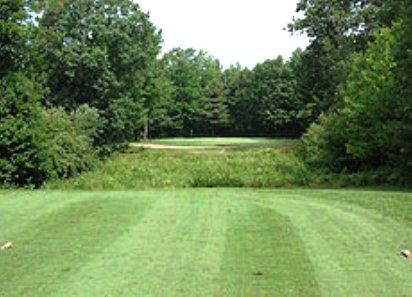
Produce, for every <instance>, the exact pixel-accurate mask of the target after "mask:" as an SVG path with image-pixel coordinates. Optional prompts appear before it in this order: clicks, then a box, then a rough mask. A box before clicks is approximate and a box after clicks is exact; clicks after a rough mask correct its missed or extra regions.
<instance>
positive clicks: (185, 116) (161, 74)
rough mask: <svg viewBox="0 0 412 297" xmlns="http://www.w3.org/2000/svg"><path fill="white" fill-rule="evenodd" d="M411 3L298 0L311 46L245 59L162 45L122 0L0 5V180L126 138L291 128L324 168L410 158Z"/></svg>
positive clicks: (87, 160)
mask: <svg viewBox="0 0 412 297" xmlns="http://www.w3.org/2000/svg"><path fill="white" fill-rule="evenodd" d="M411 6H412V5H411V4H410V3H409V2H408V1H407V0H400V1H393V0H348V1H340V0H333V1H326V0H300V1H299V2H298V5H297V12H300V15H301V17H299V18H296V19H294V20H293V21H291V23H290V24H289V25H288V29H289V30H290V32H292V33H295V32H300V33H303V34H307V35H308V36H309V37H310V39H311V42H310V45H309V46H308V48H306V49H305V50H300V49H297V50H296V51H295V52H294V53H293V55H292V56H291V58H290V59H289V60H284V59H283V58H282V57H277V58H276V59H271V60H267V61H264V62H262V63H259V64H257V65H256V66H255V67H254V68H253V69H247V68H242V67H241V66H240V65H232V66H231V67H229V68H227V69H223V67H222V66H221V64H220V62H219V60H218V59H217V58H215V57H213V56H211V55H209V54H208V53H207V52H204V51H202V50H195V49H191V48H189V49H184V48H175V49H173V50H171V51H169V52H167V53H164V54H163V55H161V45H162V36H161V30H159V29H158V28H156V27H155V25H154V24H153V23H151V21H150V18H149V15H148V14H147V13H144V12H143V11H142V10H141V9H140V7H139V5H138V4H137V3H135V2H133V1H130V0H120V1H112V0H74V1H64V0H54V1H53V0H49V1H47V0H43V1H40V0H37V1H22V0H4V1H1V3H0V25H1V27H0V32H1V35H0V183H1V184H3V185H34V186H40V185H41V184H42V183H44V181H46V180H47V179H50V178H67V177H71V176H74V175H76V174H78V173H79V172H81V171H84V170H88V169H90V168H91V167H92V166H94V164H96V162H97V161H98V160H99V159H101V158H105V157H107V156H109V155H110V154H112V153H113V152H115V151H119V150H122V149H124V148H125V147H126V145H127V144H128V143H129V142H130V141H135V140H142V139H147V138H151V137H166V136H235V135H236V136H271V137H277V136H280V137H300V136H302V135H303V136H302V156H303V157H304V159H305V161H306V162H307V163H308V164H310V165H311V166H313V167H316V168H322V169H326V170H330V171H333V172H339V173H341V172H357V171H362V170H366V171H368V170H373V171H379V170H381V169H384V170H383V171H384V172H387V170H388V168H389V169H392V168H396V170H394V171H393V174H391V178H393V179H397V178H398V177H400V176H404V173H405V172H408V170H410V169H411V167H412V163H411V162H412V159H411V157H412V145H411V141H410V139H411V136H412V135H411V134H412V117H411V116H410V114H411V113H410V110H411V109H412V103H411V92H412V86H411V82H410V81H411V80H410V79H409V78H410V77H411V76H410V74H411V73H410V71H411V69H412V68H411V67H410V66H411V65H410V64H411V63H412V57H411V55H410V52H411V48H412V47H411V42H412V40H411V39H412V37H411V36H412V35H411V34H410V33H411V32H409V31H410V30H411V29H410V28H412V27H411V26H410V25H411V22H412V21H411V17H410V16H411V12H412V8H411Z"/></svg>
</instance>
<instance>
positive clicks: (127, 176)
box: [46, 149, 313, 190]
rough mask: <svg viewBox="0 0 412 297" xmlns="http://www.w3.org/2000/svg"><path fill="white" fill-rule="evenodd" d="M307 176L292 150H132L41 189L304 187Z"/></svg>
mask: <svg viewBox="0 0 412 297" xmlns="http://www.w3.org/2000/svg"><path fill="white" fill-rule="evenodd" d="M312 179H313V173H312V172H311V171H310V170H309V169H308V168H307V167H306V165H305V164H303V163H302V162H301V161H300V160H299V159H298V158H297V157H296V155H295V154H294V152H293V151H287V150H273V149H254V150H216V149H215V150H184V151H183V150H150V149H135V150H134V151H131V152H129V153H126V154H122V155H118V156H117V157H115V158H112V159H110V160H108V161H106V162H105V163H104V164H102V165H101V166H100V167H99V168H97V169H96V170H94V171H91V172H88V173H84V174H82V175H80V176H78V177H76V178H73V179H69V180H66V181H52V182H50V183H49V184H48V185H46V188H49V189H56V188H58V189H83V190H85V189H87V190H113V189H147V188H186V187H259V188H260V187H288V186H305V185H309V184H310V183H311V180H312Z"/></svg>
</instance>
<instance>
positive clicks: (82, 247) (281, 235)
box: [0, 189, 412, 296]
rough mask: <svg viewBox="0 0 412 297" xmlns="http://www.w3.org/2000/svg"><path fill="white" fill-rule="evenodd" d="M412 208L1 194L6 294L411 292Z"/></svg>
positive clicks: (169, 195) (274, 198) (341, 196)
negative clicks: (403, 253)
mask: <svg viewBox="0 0 412 297" xmlns="http://www.w3.org/2000/svg"><path fill="white" fill-rule="evenodd" d="M400 206H402V207H400ZM411 206H412V194H410V193H396V192H379V191H350V190H317V191H314V190H256V191H255V190H249V189H188V190H156V191H135V192H133V191H130V192H127V191H125V192H120V191H118V192H62V191H52V192H40V191H38V192H36V191H33V192H30V191H2V192H0V209H1V210H2V215H1V216H0V224H1V226H2V228H0V241H1V242H5V241H9V240H10V241H12V242H13V244H14V248H13V249H11V250H9V251H1V252H0V267H1V271H0V288H1V295H4V296H412V284H411V282H410V280H411V278H412V262H411V261H408V260H406V259H403V258H401V257H400V255H399V251H400V249H402V248H408V247H411V246H412V228H411V227H412V223H411V216H412V215H411Z"/></svg>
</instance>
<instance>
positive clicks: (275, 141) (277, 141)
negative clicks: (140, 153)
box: [150, 137, 298, 148]
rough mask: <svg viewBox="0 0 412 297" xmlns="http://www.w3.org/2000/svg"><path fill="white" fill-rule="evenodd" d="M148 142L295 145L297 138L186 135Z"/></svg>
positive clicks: (168, 143) (185, 144)
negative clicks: (185, 136) (186, 136)
mask: <svg viewBox="0 0 412 297" xmlns="http://www.w3.org/2000/svg"><path fill="white" fill-rule="evenodd" d="M150 142H151V143H154V144H164V145H182V146H207V147H234V148H236V147H238V148H242V147H244V148H253V147H285V146H296V144H297V142H298V140H296V139H288V138H265V137H188V138H163V139H153V140H151V141H150Z"/></svg>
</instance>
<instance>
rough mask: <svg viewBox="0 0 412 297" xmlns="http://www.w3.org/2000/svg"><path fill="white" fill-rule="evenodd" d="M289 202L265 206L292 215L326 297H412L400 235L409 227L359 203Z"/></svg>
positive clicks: (273, 201)
mask: <svg viewBox="0 0 412 297" xmlns="http://www.w3.org/2000/svg"><path fill="white" fill-rule="evenodd" d="M283 198H284V199H282V198H281V197H277V198H274V199H271V200H270V202H264V203H259V205H266V207H269V208H272V209H274V210H276V211H278V212H280V213H282V214H283V215H285V216H288V217H289V218H290V220H291V221H292V222H293V224H294V225H295V226H296V228H297V229H298V230H299V233H300V236H301V238H302V239H303V241H304V243H305V246H306V249H307V250H308V252H309V254H310V256H311V260H312V263H313V264H314V267H315V269H316V272H317V275H318V282H319V285H320V287H321V290H322V295H323V296H362V297H367V296H371V297H372V296H393V292H394V291H396V292H398V293H399V295H398V296H412V282H411V281H410V280H411V279H412V269H411V266H410V265H408V263H406V262H405V261H404V260H403V259H401V258H400V257H399V255H398V251H399V244H400V243H399V242H400V241H401V240H402V239H401V238H402V236H399V235H398V234H399V232H402V230H405V229H407V226H405V225H402V224H400V223H397V222H394V221H391V220H388V219H385V220H383V219H382V217H381V216H380V215H379V214H378V213H376V212H374V211H371V210H368V209H365V208H362V207H358V206H355V205H347V204H344V203H336V202H332V203H331V202H330V201H329V202H328V201H325V200H316V199H307V198H305V197H298V196H294V197H292V196H290V195H288V196H287V197H286V198H285V197H283ZM394 288H396V290H394Z"/></svg>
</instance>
